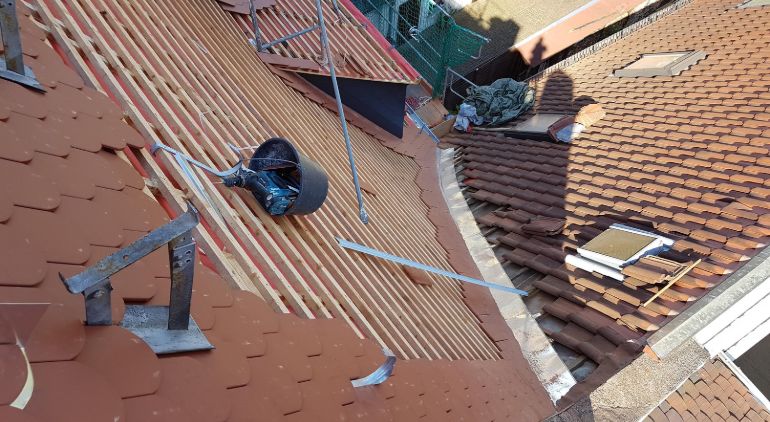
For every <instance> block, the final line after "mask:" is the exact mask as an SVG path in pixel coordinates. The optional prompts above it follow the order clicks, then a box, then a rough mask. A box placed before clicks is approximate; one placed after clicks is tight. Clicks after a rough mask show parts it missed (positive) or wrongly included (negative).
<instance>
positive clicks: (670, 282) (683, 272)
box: [642, 258, 701, 307]
mask: <svg viewBox="0 0 770 422" xmlns="http://www.w3.org/2000/svg"><path fill="white" fill-rule="evenodd" d="M700 263H701V259H700V258H698V259H697V260H695V261H694V262H692V263H691V264H690V265H688V266H687V267H685V268H684V269H682V270H681V271H679V273H678V274H677V275H676V276H674V277H673V278H672V279H671V280H669V282H668V283H667V284H666V285H665V286H663V288H662V289H660V290H658V292H657V293H655V295H653V296H652V297H651V298H649V299H647V301H646V302H644V304H643V305H642V306H643V307H644V306H647V305H649V304H650V303H652V301H653V300H655V299H657V298H658V296H660V295H662V294H663V293H664V292H665V291H666V290H668V289H669V288H670V287H671V286H673V285H674V283H676V282H677V281H679V280H680V279H681V278H682V277H684V276H685V275H686V274H687V273H689V272H690V270H692V269H693V268H695V267H696V266H697V265H698V264H700Z"/></svg>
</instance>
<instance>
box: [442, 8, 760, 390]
mask: <svg viewBox="0 0 770 422" xmlns="http://www.w3.org/2000/svg"><path fill="white" fill-rule="evenodd" d="M741 3H742V1H738V0H695V1H693V2H691V3H689V4H687V5H686V6H684V7H682V8H681V9H679V10H677V11H675V12H674V13H673V14H670V15H668V16H665V17H663V18H661V19H659V20H657V21H654V22H652V23H650V24H649V25H647V26H644V27H642V28H641V29H638V30H636V31H634V32H631V33H630V34H628V35H627V36H625V37H623V38H620V39H617V40H615V41H613V42H611V43H609V44H607V45H606V46H604V47H602V48H600V49H598V50H597V51H595V52H594V53H593V54H589V55H587V56H584V57H583V58H582V59H580V60H578V61H576V62H574V63H573V62H567V64H566V65H565V66H561V67H560V68H559V70H555V71H552V72H550V73H546V74H545V75H543V76H542V77H541V78H540V79H539V80H538V81H537V82H536V84H537V92H538V95H537V96H538V98H537V103H536V104H537V105H536V108H535V110H534V111H533V113H534V112H538V113H544V112H550V113H573V114H574V113H575V112H576V111H577V109H579V108H580V107H581V106H583V105H585V104H588V103H592V102H597V103H599V104H601V106H602V107H603V108H604V110H606V112H607V115H606V117H605V118H604V119H602V120H601V121H600V122H598V123H597V124H595V125H594V126H591V127H590V128H588V129H586V130H585V131H584V132H583V134H582V135H581V136H580V137H579V138H578V139H577V140H576V141H575V142H573V143H572V144H569V145H566V144H554V143H550V142H543V141H533V140H527V139H514V138H506V137H494V136H484V135H455V136H451V137H449V138H447V139H446V141H448V142H449V143H450V144H453V145H455V146H457V147H460V151H461V152H460V154H461V157H462V159H461V163H462V166H463V167H464V170H463V172H462V174H463V175H464V176H465V177H466V179H465V181H464V183H465V185H466V186H468V187H469V188H470V191H469V196H470V198H472V200H474V201H478V202H483V203H487V204H491V205H492V208H497V210H496V211H494V212H489V213H486V214H485V215H482V216H479V223H481V224H483V225H485V226H489V227H493V228H497V229H498V233H502V234H501V235H500V236H499V237H498V236H496V237H495V239H496V242H498V243H499V245H500V247H501V248H502V250H503V251H504V253H503V254H502V257H503V259H504V260H505V261H509V262H511V263H514V264H516V265H519V266H522V267H529V268H531V269H533V270H535V271H538V272H540V273H542V274H543V275H544V277H542V278H541V279H540V280H538V281H536V282H535V286H536V287H537V288H539V290H540V291H541V292H546V293H547V294H546V297H547V298H549V299H548V300H546V302H547V303H546V305H545V307H544V311H545V312H546V313H547V314H549V315H551V316H553V317H556V318H557V321H560V327H561V328H560V327H556V328H553V326H552V327H551V328H550V329H549V330H550V332H549V334H550V335H551V337H552V338H553V339H554V340H555V341H557V342H559V343H561V344H562V345H565V346H567V347H569V348H571V349H574V350H576V351H579V352H581V353H583V354H584V355H586V356H588V357H589V358H590V359H592V360H594V361H595V362H597V363H601V362H606V361H607V359H606V358H607V357H608V356H612V355H613V353H615V352H616V350H617V346H618V345H620V344H622V343H623V342H625V341H626V340H638V339H642V341H641V342H640V343H639V347H641V345H642V344H643V338H644V337H645V336H646V335H647V334H648V333H650V332H653V331H655V330H657V329H658V328H659V327H661V326H662V325H664V324H665V323H666V322H667V321H669V320H670V319H671V318H673V317H674V316H675V315H677V314H678V313H679V312H680V311H681V310H682V309H683V308H685V307H686V306H687V305H688V303H691V302H692V301H695V300H697V299H698V298H699V297H701V296H703V294H704V293H706V292H707V291H708V289H709V288H711V287H712V286H714V285H715V284H717V283H719V282H720V281H721V280H723V279H724V277H725V276H726V275H729V274H730V273H732V272H734V271H735V270H736V269H737V268H739V267H740V266H741V265H742V264H743V263H745V262H746V261H747V260H748V259H750V258H751V256H753V255H755V254H756V253H757V252H758V251H759V250H760V249H761V248H763V247H765V246H766V245H767V244H768V242H770V159H768V157H767V156H768V152H770V109H768V108H767V104H768V100H770V94H768V87H770V66H768V59H769V58H770V56H768V51H770V37H767V36H765V35H766V34H765V28H766V27H767V26H768V25H770V9H768V8H755V9H737V8H736V6H737V5H739V4H741ZM686 50H696V51H703V52H705V53H706V55H707V56H706V58H705V59H704V60H701V61H700V62H698V63H697V64H695V65H693V66H692V67H691V68H689V69H688V70H685V71H684V72H682V73H681V74H680V75H678V76H673V77H660V76H659V77H654V78H649V77H646V78H629V77H624V78H618V77H614V76H612V72H613V70H615V69H618V68H620V67H622V66H624V65H626V64H628V63H630V62H632V61H634V60H635V59H636V58H638V57H639V56H640V55H641V54H644V53H656V52H669V51H686ZM570 63H571V64H570ZM543 216H545V217H554V218H561V219H565V221H566V226H565V228H564V230H563V231H562V233H561V234H559V235H557V236H551V237H532V236H530V235H527V234H526V233H525V232H524V231H523V230H522V225H523V224H525V223H526V222H527V221H529V220H530V219H532V218H537V217H543ZM613 223H623V224H630V225H635V226H637V227H640V228H643V229H647V230H653V231H656V232H658V233H661V234H663V235H666V236H669V237H671V238H673V239H675V240H676V243H675V245H674V247H673V250H672V251H670V252H668V253H666V254H664V256H666V257H668V258H671V259H673V260H675V261H679V262H683V261H686V260H688V259H692V258H693V257H694V256H699V257H703V262H702V263H701V264H700V265H698V266H697V267H696V268H695V269H694V270H693V271H692V272H691V273H689V274H688V275H687V276H685V277H684V278H682V279H681V280H680V281H678V282H677V283H676V284H675V285H674V286H673V287H672V288H671V289H670V290H668V291H667V292H666V293H664V294H663V295H662V296H660V298H658V299H656V300H655V301H654V302H652V303H651V304H650V305H649V306H647V307H643V306H641V303H643V302H644V301H645V300H647V299H648V298H650V297H651V296H652V295H653V293H654V292H655V291H657V289H659V288H660V287H659V286H653V285H649V284H647V283H646V282H645V281H644V280H639V279H636V278H627V279H626V281H625V282H624V283H619V282H617V281H615V280H612V279H608V278H602V277H600V276H597V275H596V274H590V273H587V272H585V271H582V270H580V269H577V268H574V267H571V266H569V265H565V264H564V257H565V255H566V254H568V253H574V252H575V249H576V247H578V246H580V245H583V244H585V243H586V242H587V241H588V240H590V239H592V238H593V237H595V236H596V235H597V234H599V233H600V232H601V231H602V230H604V229H606V228H608V227H609V226H610V225H611V224H613ZM610 372H611V371H610ZM597 374H598V375H597V376H596V378H594V379H592V380H588V381H589V382H593V383H594V385H596V383H598V382H601V380H602V379H606V376H607V375H608V371H597Z"/></svg>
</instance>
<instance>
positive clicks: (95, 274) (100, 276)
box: [62, 203, 199, 293]
mask: <svg viewBox="0 0 770 422" xmlns="http://www.w3.org/2000/svg"><path fill="white" fill-rule="evenodd" d="M188 207H189V208H188V210H187V212H185V213H184V214H182V215H180V216H179V217H177V218H175V219H173V220H171V221H170V222H168V223H166V224H164V225H163V226H160V227H158V228H157V229H155V230H153V231H151V232H150V233H148V234H147V235H146V236H144V237H142V238H141V239H139V240H137V241H135V242H134V243H132V244H130V245H128V246H126V247H125V248H123V249H121V250H119V251H117V252H115V253H113V254H112V255H110V256H107V257H105V258H102V259H101V260H100V261H99V262H97V263H96V264H95V265H93V266H91V267H88V268H87V269H86V270H85V271H83V272H82V273H80V274H77V275H75V276H72V277H70V278H67V279H64V278H62V281H64V284H65V285H66V286H67V290H69V292H70V293H83V292H84V291H85V290H86V289H88V288H89V287H91V286H93V285H94V284H96V283H99V282H101V281H102V280H105V279H106V278H108V277H110V276H111V275H113V274H115V273H116V272H118V271H120V270H122V269H123V268H126V267H128V266H129V265H131V264H133V263H134V262H136V261H138V260H140V259H142V258H144V257H145V256H147V255H148V254H149V253H150V252H152V251H154V250H156V249H158V248H160V247H161V246H163V245H165V244H166V243H168V242H169V240H171V239H174V238H176V237H178V236H179V235H181V234H184V233H185V232H188V231H190V230H192V229H193V228H194V227H195V226H196V225H197V224H198V220H199V218H198V210H196V209H195V207H194V206H193V205H192V204H189V203H188Z"/></svg>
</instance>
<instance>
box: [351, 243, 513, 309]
mask: <svg viewBox="0 0 770 422" xmlns="http://www.w3.org/2000/svg"><path fill="white" fill-rule="evenodd" d="M337 243H339V245H340V246H342V247H343V248H345V249H350V250H354V251H356V252H361V253H365V254H367V255H371V256H373V257H375V258H380V259H385V260H388V261H391V262H396V263H398V264H401V265H406V266H409V267H414V268H417V269H418V270H423V271H427V272H430V273H434V274H438V275H443V276H444V277H449V278H453V279H455V280H460V281H462V282H465V283H470V284H476V285H478V286H482V287H487V288H489V289H495V290H502V291H504V292H508V293H513V294H517V295H521V296H527V294H528V293H527V292H525V291H524V290H519V289H515V288H513V287H508V286H501V285H499V284H495V283H490V282H488V281H483V280H478V279H475V278H472V277H468V276H464V275H462V274H457V273H453V272H451V271H446V270H442V269H441V268H436V267H432V266H430V265H425V264H422V263H419V262H416V261H412V260H411V259H406V258H402V257H400V256H396V255H391V254H389V253H387V252H382V251H378V250H377V249H372V248H370V247H368V246H364V245H359V244H358V243H353V242H350V241H348V240H345V239H341V238H339V237H338V238H337Z"/></svg>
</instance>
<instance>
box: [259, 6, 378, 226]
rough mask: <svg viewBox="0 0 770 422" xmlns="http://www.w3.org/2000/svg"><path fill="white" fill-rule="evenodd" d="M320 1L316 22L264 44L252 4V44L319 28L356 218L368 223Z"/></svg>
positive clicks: (263, 47)
mask: <svg viewBox="0 0 770 422" xmlns="http://www.w3.org/2000/svg"><path fill="white" fill-rule="evenodd" d="M321 1H322V0H316V17H317V19H318V23H315V24H313V25H310V26H308V27H307V28H304V29H300V30H299V31H297V32H294V33H292V34H289V35H286V36H283V37H281V38H278V39H276V40H273V41H270V42H267V43H264V44H262V41H261V37H260V35H259V24H258V23H257V16H256V12H255V11H253V9H254V8H253V4H252V5H251V19H252V25H253V30H254V40H253V42H252V44H253V45H254V46H255V47H256V48H257V50H258V51H265V50H267V49H268V48H272V47H275V46H276V45H278V44H281V43H285V42H287V41H289V40H291V39H293V38H296V37H299V36H301V35H304V34H307V33H309V32H313V31H315V30H316V29H320V32H321V34H320V39H321V48H322V49H323V54H324V60H323V63H322V64H321V65H322V66H328V67H329V77H330V78H331V80H332V88H333V90H334V99H335V101H336V102H337V114H338V115H339V118H340V124H341V125H342V137H343V138H344V139H345V149H346V151H347V154H348V162H349V163H350V173H351V175H352V177H353V187H354V188H355V191H356V201H357V202H358V218H359V219H360V220H361V222H362V223H364V224H367V223H369V214H368V213H367V212H366V209H365V208H364V197H363V195H362V194H361V184H360V182H359V180H358V169H357V168H356V161H355V156H354V155H353V145H352V143H351V141H350V133H349V132H348V122H347V120H345V109H344V107H343V105H342V100H341V99H340V89H339V86H338V85H337V72H336V70H335V69H334V58H333V56H332V52H331V48H330V47H329V35H328V34H327V33H326V24H325V23H324V13H323V6H322V4H321ZM332 6H333V9H334V11H335V13H337V17H338V18H339V16H340V9H339V7H338V5H337V1H336V0H332Z"/></svg>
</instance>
